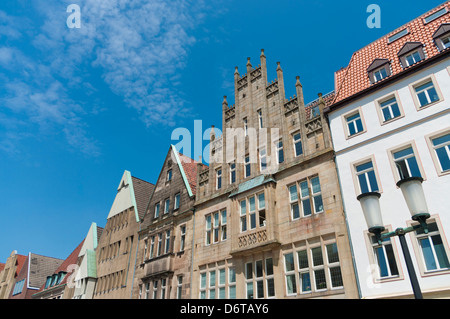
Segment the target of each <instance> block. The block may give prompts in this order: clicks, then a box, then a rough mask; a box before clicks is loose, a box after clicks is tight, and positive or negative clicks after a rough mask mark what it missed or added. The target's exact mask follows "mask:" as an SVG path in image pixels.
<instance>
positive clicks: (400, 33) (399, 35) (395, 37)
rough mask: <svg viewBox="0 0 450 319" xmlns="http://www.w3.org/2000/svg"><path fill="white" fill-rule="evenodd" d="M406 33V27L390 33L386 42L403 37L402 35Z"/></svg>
mask: <svg viewBox="0 0 450 319" xmlns="http://www.w3.org/2000/svg"><path fill="white" fill-rule="evenodd" d="M407 34H408V29H407V28H405V29H403V30H401V31H399V32H397V33H396V34H394V35H391V36H390V37H389V38H388V43H392V42H394V41H395V40H398V39H400V38H401V37H403V36H404V35H407Z"/></svg>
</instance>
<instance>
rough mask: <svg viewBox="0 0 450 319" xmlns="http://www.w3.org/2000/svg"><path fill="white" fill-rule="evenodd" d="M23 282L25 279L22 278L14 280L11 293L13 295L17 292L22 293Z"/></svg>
mask: <svg viewBox="0 0 450 319" xmlns="http://www.w3.org/2000/svg"><path fill="white" fill-rule="evenodd" d="M24 284H25V279H22V280H20V281H18V282H16V284H15V285H14V289H13V293H12V295H13V296H14V295H18V294H20V293H22V290H23V286H24Z"/></svg>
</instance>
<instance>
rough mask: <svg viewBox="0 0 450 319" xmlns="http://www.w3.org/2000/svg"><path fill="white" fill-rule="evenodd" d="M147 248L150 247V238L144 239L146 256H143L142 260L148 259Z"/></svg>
mask: <svg viewBox="0 0 450 319" xmlns="http://www.w3.org/2000/svg"><path fill="white" fill-rule="evenodd" d="M147 249H148V240H147V239H146V240H144V256H143V258H142V262H144V261H145V260H146V259H147Z"/></svg>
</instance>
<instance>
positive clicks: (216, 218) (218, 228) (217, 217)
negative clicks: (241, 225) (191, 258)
mask: <svg viewBox="0 0 450 319" xmlns="http://www.w3.org/2000/svg"><path fill="white" fill-rule="evenodd" d="M205 217H206V245H210V244H211V243H214V244H215V243H218V242H220V241H224V240H226V239H227V211H226V210H222V211H220V212H215V213H212V214H208V215H206V216H205Z"/></svg>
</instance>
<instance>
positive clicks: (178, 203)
mask: <svg viewBox="0 0 450 319" xmlns="http://www.w3.org/2000/svg"><path fill="white" fill-rule="evenodd" d="M180 199H181V194H180V193H176V194H175V200H174V207H173V210H176V209H178V208H180Z"/></svg>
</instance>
